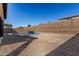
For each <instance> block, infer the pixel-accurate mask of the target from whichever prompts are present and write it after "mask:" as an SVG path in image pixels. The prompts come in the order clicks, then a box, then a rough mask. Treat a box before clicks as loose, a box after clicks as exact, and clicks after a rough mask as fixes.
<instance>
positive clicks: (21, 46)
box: [0, 30, 79, 56]
mask: <svg viewBox="0 0 79 59" xmlns="http://www.w3.org/2000/svg"><path fill="white" fill-rule="evenodd" d="M65 31H66V30H65ZM65 31H63V32H62V31H61V32H58V33H57V32H56V33H55V32H54V33H45V32H39V33H38V34H37V35H36V36H34V37H28V36H24V37H20V36H16V35H15V36H4V39H3V41H2V46H1V47H0V55H7V56H17V55H18V56H19V55H20V56H45V55H47V56H53V55H55V56H57V55H79V47H78V46H79V34H78V32H76V31H73V32H71V31H69V32H68V33H67V32H65Z"/></svg>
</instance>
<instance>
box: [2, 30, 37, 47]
mask: <svg viewBox="0 0 79 59" xmlns="http://www.w3.org/2000/svg"><path fill="white" fill-rule="evenodd" d="M4 33H6V35H4V37H3V39H2V43H1V46H2V45H6V44H12V43H17V42H23V41H27V40H28V38H32V37H30V36H27V35H26V36H20V35H17V34H18V33H17V32H16V31H15V30H14V29H5V31H4ZM7 33H13V35H8V34H7ZM34 39H36V38H34Z"/></svg>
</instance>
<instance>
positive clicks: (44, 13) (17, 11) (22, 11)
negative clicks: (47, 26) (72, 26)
mask: <svg viewBox="0 0 79 59" xmlns="http://www.w3.org/2000/svg"><path fill="white" fill-rule="evenodd" d="M74 15H79V4H77V3H9V4H8V10H7V19H6V20H5V23H10V24H12V25H13V27H14V28H15V27H19V26H27V25H28V24H31V25H37V24H40V23H46V22H54V21H57V20H58V19H60V18H64V17H68V16H74Z"/></svg>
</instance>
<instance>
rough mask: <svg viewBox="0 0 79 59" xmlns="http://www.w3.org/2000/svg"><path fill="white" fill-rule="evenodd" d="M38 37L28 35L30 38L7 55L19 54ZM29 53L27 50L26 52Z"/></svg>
mask: <svg viewBox="0 0 79 59" xmlns="http://www.w3.org/2000/svg"><path fill="white" fill-rule="evenodd" d="M34 39H36V38H35V37H28V40H27V41H25V43H24V44H22V45H21V46H19V47H17V48H16V49H15V50H13V51H12V52H10V53H9V54H7V55H6V56H17V55H18V54H20V53H21V52H22V51H23V50H24V49H25V48H27V46H28V45H29V44H30V43H31V42H32V41H33V40H34ZM26 53H27V52H26Z"/></svg>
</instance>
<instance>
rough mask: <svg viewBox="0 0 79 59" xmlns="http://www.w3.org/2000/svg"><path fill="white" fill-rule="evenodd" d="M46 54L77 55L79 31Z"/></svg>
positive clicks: (78, 54) (78, 52)
mask: <svg viewBox="0 0 79 59" xmlns="http://www.w3.org/2000/svg"><path fill="white" fill-rule="evenodd" d="M46 56H79V33H78V34H76V35H75V36H73V37H72V38H70V39H69V40H68V41H66V42H65V43H64V44H62V45H60V46H59V47H57V48H56V49H55V50H53V51H51V52H50V53H48V54H47V55H46Z"/></svg>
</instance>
